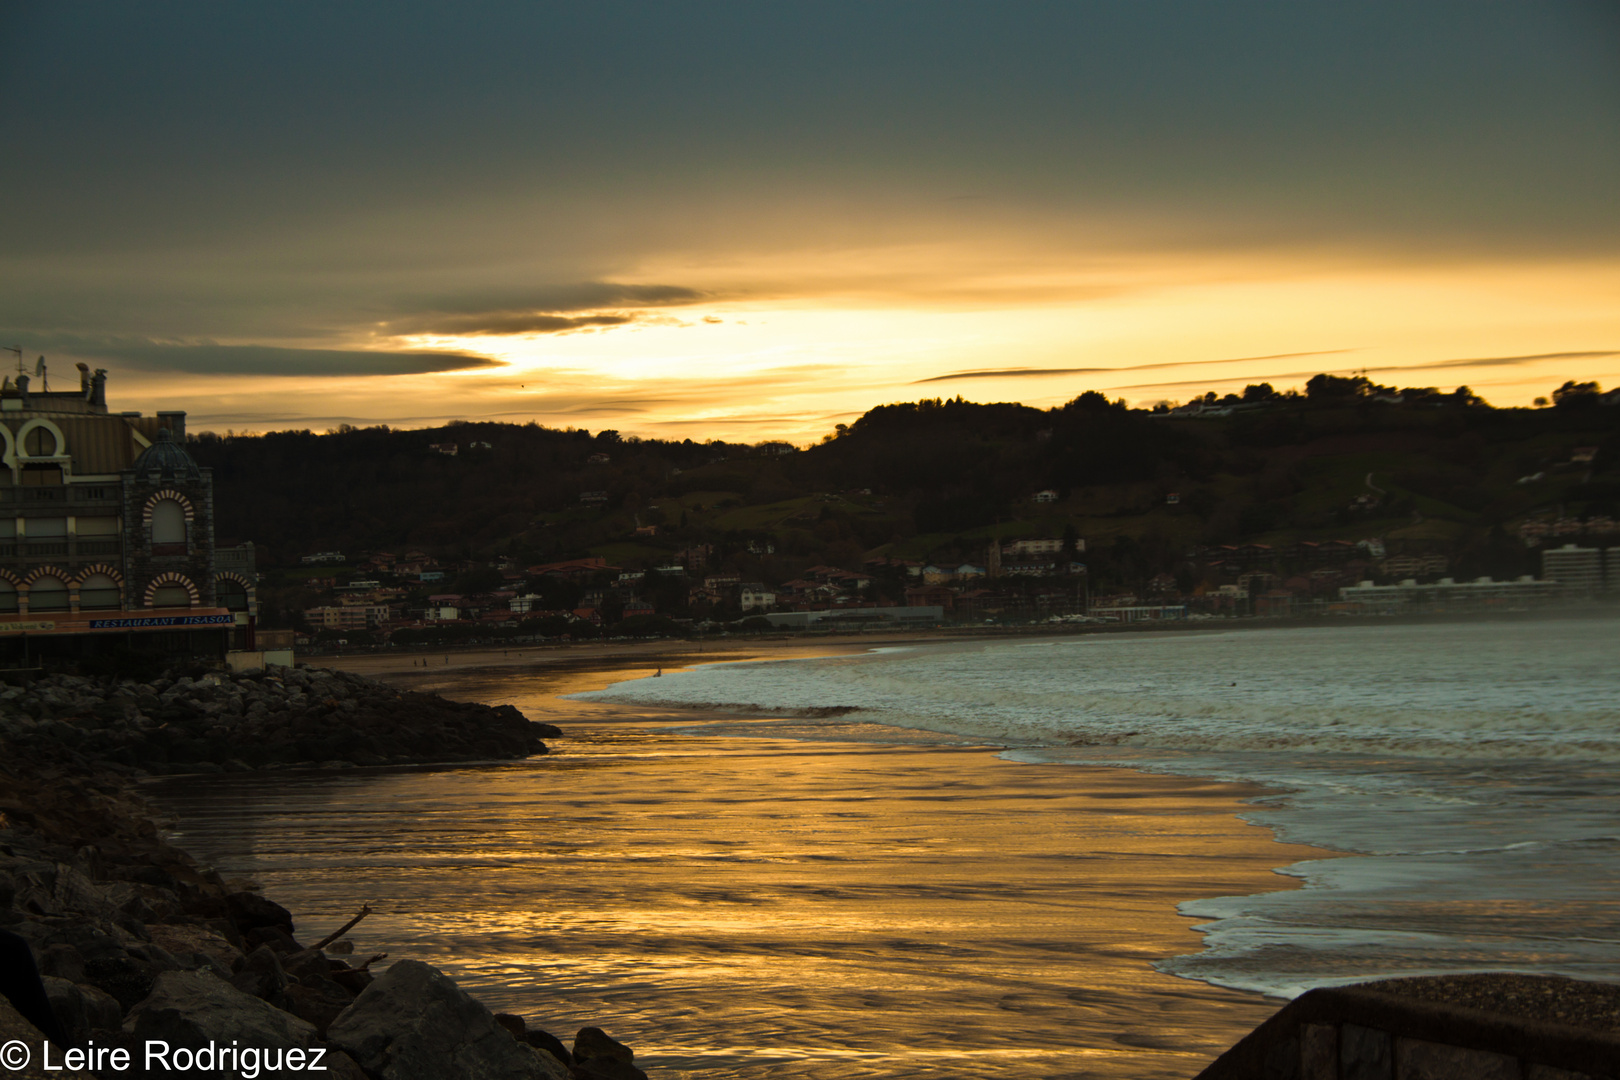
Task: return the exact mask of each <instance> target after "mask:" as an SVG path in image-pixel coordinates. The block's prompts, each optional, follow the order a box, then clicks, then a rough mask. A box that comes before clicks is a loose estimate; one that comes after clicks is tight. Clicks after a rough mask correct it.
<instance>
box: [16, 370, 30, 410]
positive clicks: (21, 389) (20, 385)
mask: <svg viewBox="0 0 1620 1080" xmlns="http://www.w3.org/2000/svg"><path fill="white" fill-rule="evenodd" d="M17 392H18V393H19V394H21V395H22V399H23V408H25V409H26V408H28V376H27V375H25V374H23V373H22V372H18V373H17Z"/></svg>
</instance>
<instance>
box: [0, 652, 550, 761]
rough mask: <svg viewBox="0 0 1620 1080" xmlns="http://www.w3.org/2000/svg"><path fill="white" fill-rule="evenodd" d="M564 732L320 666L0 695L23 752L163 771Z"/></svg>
mask: <svg viewBox="0 0 1620 1080" xmlns="http://www.w3.org/2000/svg"><path fill="white" fill-rule="evenodd" d="M561 734H562V733H561V732H560V731H558V730H557V728H555V727H552V726H551V725H549V724H538V723H534V722H532V721H529V720H527V719H525V718H524V716H523V714H522V713H520V712H518V710H516V709H514V708H512V707H511V706H510V705H500V706H494V707H491V706H488V705H478V704H472V703H467V702H455V701H447V700H445V699H444V698H441V697H439V696H438V695H436V694H422V693H416V692H412V691H403V690H397V689H394V688H393V687H389V686H384V685H383V684H381V683H378V682H374V681H372V680H370V679H366V678H363V677H361V676H358V675H354V674H350V673H347V672H333V671H323V670H319V669H304V668H296V669H294V668H272V669H270V670H269V671H268V672H252V673H237V674H232V673H230V672H216V671H209V672H202V671H197V672H194V673H193V674H190V675H186V674H178V673H171V674H170V675H165V676H163V677H160V678H156V679H153V680H151V681H150V682H137V681H135V680H131V679H125V680H97V679H89V678H83V677H79V676H73V675H54V676H50V677H47V678H43V679H39V680H37V681H35V682H33V683H31V684H29V685H27V686H20V687H19V686H12V687H5V688H4V689H0V737H3V738H5V739H6V740H8V741H9V742H10V743H12V744H13V745H14V746H16V747H17V748H18V749H20V750H22V751H23V752H25V753H33V752H39V751H47V752H55V751H59V750H65V751H67V752H68V753H69V754H70V755H71V756H72V757H73V758H76V759H78V764H80V765H81V766H85V767H88V766H89V765H90V764H92V763H93V764H99V765H110V766H112V767H114V768H125V769H135V770H140V771H141V772H146V773H156V774H162V773H197V772H223V771H239V770H240V771H245V770H249V769H262V768H277V767H283V768H284V767H295V766H304V767H307V766H311V765H390V764H403V763H408V762H427V761H475V760H484V759H490V758H516V757H527V756H529V755H531V754H543V753H545V752H546V744H545V743H544V742H543V741H542V739H544V738H548V737H555V736H558V735H561Z"/></svg>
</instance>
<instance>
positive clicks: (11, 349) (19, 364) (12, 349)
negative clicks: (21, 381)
mask: <svg viewBox="0 0 1620 1080" xmlns="http://www.w3.org/2000/svg"><path fill="white" fill-rule="evenodd" d="M0 350H3V351H5V352H9V353H16V354H17V374H19V375H21V374H22V373H23V366H22V349H21V348H20V347H19V346H16V345H0Z"/></svg>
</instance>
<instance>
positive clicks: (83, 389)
mask: <svg viewBox="0 0 1620 1080" xmlns="http://www.w3.org/2000/svg"><path fill="white" fill-rule="evenodd" d="M73 366H74V367H76V368H78V369H79V393H81V394H83V395H84V399H85V400H86V401H89V400H90V365H89V364H86V363H85V362H84V361H83V360H80V361H79V362H78V363H77V364H74V365H73Z"/></svg>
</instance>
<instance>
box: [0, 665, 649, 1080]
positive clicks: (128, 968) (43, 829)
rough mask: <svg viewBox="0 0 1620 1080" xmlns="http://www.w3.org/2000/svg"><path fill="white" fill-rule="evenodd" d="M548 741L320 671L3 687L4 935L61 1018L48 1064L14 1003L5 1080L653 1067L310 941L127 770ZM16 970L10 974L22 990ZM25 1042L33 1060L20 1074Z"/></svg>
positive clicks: (451, 986) (565, 1072) (588, 1038)
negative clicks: (205, 854)
mask: <svg viewBox="0 0 1620 1080" xmlns="http://www.w3.org/2000/svg"><path fill="white" fill-rule="evenodd" d="M388 709H395V710H397V712H396V714H395V715H393V716H391V717H390V716H385V715H382V714H383V713H384V711H385V710H388ZM553 730H554V729H553ZM349 732H358V733H359V736H360V737H359V738H358V739H353V738H350V737H349V734H348V733H349ZM537 746H539V747H540V748H541V749H543V744H539V742H538V732H537V731H536V728H535V726H534V725H530V724H529V722H528V721H527V720H525V719H524V718H523V717H522V716H521V714H519V713H517V712H516V710H510V709H508V710H497V709H487V708H484V707H481V706H474V707H469V706H462V705H457V704H455V703H452V702H446V701H442V700H440V699H436V698H432V697H431V696H430V695H424V694H401V693H398V692H396V691H392V690H389V689H387V688H384V687H379V686H377V685H376V684H372V683H368V682H367V681H366V680H363V679H358V678H355V677H353V676H343V675H332V674H329V673H322V672H305V671H289V672H283V673H280V674H278V675H270V676H257V677H243V676H229V675H224V674H219V675H201V676H198V675H191V676H183V677H172V678H162V679H156V680H153V681H151V682H144V683H129V682H112V683H105V682H104V683H96V682H92V681H91V680H88V679H76V678H69V677H55V678H51V679H46V680H42V681H40V682H37V683H35V684H33V685H32V686H30V687H27V688H25V689H22V690H20V691H18V690H16V689H10V690H7V691H4V692H0V929H4V930H5V931H6V932H7V933H9V934H11V935H15V936H16V938H20V939H21V941H22V943H25V944H26V945H27V947H28V949H29V951H30V952H31V953H32V955H33V958H34V961H35V964H36V965H37V966H38V968H39V971H40V974H41V975H42V977H43V981H44V984H45V990H46V995H47V997H48V999H49V1001H50V1004H51V1010H50V1011H51V1012H54V1014H55V1019H56V1021H57V1022H58V1023H59V1026H60V1028H61V1029H62V1030H61V1031H59V1032H58V1033H57V1035H56V1037H57V1043H56V1044H55V1045H53V1047H52V1048H51V1049H50V1051H49V1052H50V1054H51V1055H52V1059H51V1061H50V1064H51V1065H53V1066H55V1068H54V1069H52V1070H51V1071H46V1065H47V1060H46V1057H45V1054H46V1047H45V1046H44V1041H45V1035H44V1034H43V1033H42V1032H41V1031H39V1030H38V1029H36V1028H35V1027H33V1026H32V1025H31V1024H30V1023H29V1021H28V1020H26V1019H25V1018H24V1016H23V1015H22V1014H21V1013H20V1012H19V1011H18V1009H15V1008H13V1007H12V1006H11V1004H10V1003H9V1002H8V1001H7V999H6V998H5V997H0V1042H5V1043H7V1044H8V1046H7V1053H8V1054H10V1055H12V1057H10V1058H8V1059H7V1060H6V1061H5V1062H4V1064H5V1066H6V1069H7V1071H8V1073H9V1074H10V1075H14V1076H19V1077H34V1076H37V1077H47V1076H49V1077H55V1078H63V1077H76V1076H79V1075H81V1074H90V1073H94V1074H96V1075H99V1076H101V1077H103V1078H105V1077H108V1076H120V1077H126V1076H127V1077H144V1076H150V1077H154V1078H155V1077H159V1076H162V1077H169V1076H171V1075H173V1074H174V1073H176V1072H193V1073H204V1074H210V1075H221V1076H232V1077H242V1078H243V1080H256V1078H257V1077H287V1076H293V1075H295V1074H302V1073H306V1072H317V1070H319V1074H320V1075H323V1076H326V1077H332V1078H335V1080H359V1078H362V1077H370V1078H372V1080H449V1078H467V1080H484V1078H490V1080H493V1078H496V1077H502V1078H507V1077H510V1078H516V1080H526V1078H534V1080H564V1078H568V1080H638V1078H640V1080H645V1074H644V1073H643V1072H642V1071H641V1070H640V1069H639V1068H637V1067H636V1065H635V1064H634V1062H633V1055H632V1054H631V1052H630V1051H629V1049H628V1048H626V1047H624V1046H623V1045H622V1044H620V1043H618V1042H616V1041H614V1040H613V1039H611V1038H609V1037H608V1036H607V1035H605V1034H604V1033H603V1032H602V1031H601V1030H600V1029H599V1028H595V1027H588V1028H585V1029H583V1030H581V1031H580V1032H579V1034H578V1035H577V1036H576V1038H575V1039H574V1041H573V1045H572V1048H570V1047H568V1046H565V1045H564V1043H563V1042H562V1041H561V1040H559V1039H557V1038H555V1037H554V1036H552V1035H551V1034H549V1033H547V1032H546V1031H544V1030H540V1029H539V1028H531V1027H530V1026H529V1024H528V1023H527V1021H526V1020H525V1019H524V1018H522V1017H517V1016H511V1015H499V1016H497V1015H494V1014H492V1013H491V1012H490V1011H489V1010H488V1009H486V1008H485V1007H484V1006H483V1005H481V1004H479V1003H478V1002H477V1001H476V1000H474V999H472V998H471V997H469V996H468V995H467V994H466V993H465V992H463V991H462V990H461V989H460V988H459V987H457V986H456V984H455V983H454V982H453V981H452V980H451V979H449V978H448V977H447V976H445V975H444V974H442V973H441V972H439V971H437V970H435V969H434V968H431V967H429V966H428V965H426V964H422V963H418V962H415V961H410V960H401V961H399V962H396V963H393V964H392V965H387V958H386V957H382V956H378V957H366V958H361V957H357V956H355V955H353V953H352V949H351V947H350V946H349V944H348V942H347V941H346V939H345V938H344V937H343V935H344V934H345V933H346V932H347V931H348V929H349V928H350V927H351V926H352V925H353V924H352V923H351V924H349V926H344V927H334V928H324V929H331V930H332V931H333V932H331V933H329V934H327V935H326V936H324V937H322V938H321V939H320V940H319V941H315V942H314V943H313V944H306V943H305V942H304V941H301V940H300V939H299V938H298V937H297V936H295V934H296V932H297V931H296V927H295V926H294V923H293V919H292V916H291V914H290V913H289V912H287V911H286V910H285V909H284V908H282V907H280V906H279V905H277V904H275V903H273V902H272V901H270V900H268V899H266V898H264V897H263V896H260V895H259V894H257V893H256V892H253V891H251V890H250V889H247V888H244V887H242V886H239V885H231V884H228V883H227V882H225V881H223V880H222V879H221V878H220V877H219V875H218V874H217V873H215V872H214V871H212V870H210V869H208V868H207V867H204V866H201V865H199V864H198V863H196V862H195V861H194V860H192V859H191V858H190V856H188V855H187V854H186V853H185V852H184V851H181V850H180V849H178V848H175V847H173V846H172V845H170V844H168V843H167V842H166V841H165V840H164V839H163V838H162V836H161V835H160V834H159V832H158V829H157V827H156V825H155V824H154V822H153V817H152V814H151V809H150V807H149V806H148V805H147V804H146V803H145V802H144V801H143V800H142V799H141V797H140V795H139V793H138V791H137V790H136V789H135V787H134V785H133V784H132V783H131V776H132V774H133V773H134V772H135V771H136V770H145V771H148V772H181V771H186V772H196V771H199V768H200V767H206V766H210V765H211V766H213V769H236V768H253V767H255V766H258V767H265V766H277V765H286V766H291V765H302V764H311V763H324V762H334V761H337V762H348V763H355V764H372V763H376V762H385V763H386V762H393V761H414V760H445V759H451V760H454V759H458V758H459V759H471V758H489V757H509V756H518V755H522V754H528V753H534V752H537V750H536V749H535V748H536V747H537ZM103 761H108V762H111V763H113V765H112V767H105V766H104V765H103V764H102V762H103ZM209 771H212V770H209ZM362 914H364V909H363V910H362ZM356 921H357V920H356ZM9 940H15V939H9ZM17 975H18V972H16V971H15V970H8V972H7V973H6V979H7V983H8V987H7V991H6V993H7V996H8V997H9V996H10V995H11V994H12V992H13V990H14V989H15V987H16V985H17V983H18V979H17V978H16V976H17ZM25 998H26V995H24V997H23V998H19V999H17V1000H18V1003H19V1007H20V1008H23V1009H27V1008H28V1003H27V1001H26V1000H25ZM36 1015H37V1014H36ZM13 1039H16V1040H20V1041H21V1043H22V1045H23V1046H24V1047H25V1048H27V1049H28V1050H29V1052H30V1055H31V1061H29V1062H28V1063H27V1064H25V1065H22V1066H20V1067H18V1062H17V1060H16V1059H15V1051H14V1050H13V1049H12V1048H11V1046H10V1041H11V1040H13ZM70 1053H77V1054H79V1055H85V1056H82V1057H71V1056H69V1055H70ZM119 1053H122V1054H124V1055H126V1056H124V1057H118V1056H116V1055H117V1054H119ZM154 1054H156V1055H157V1056H154ZM98 1055H99V1056H98ZM64 1065H65V1066H66V1068H65V1069H63V1068H62V1066H64Z"/></svg>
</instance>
